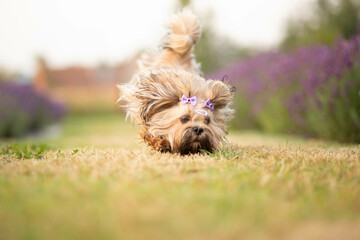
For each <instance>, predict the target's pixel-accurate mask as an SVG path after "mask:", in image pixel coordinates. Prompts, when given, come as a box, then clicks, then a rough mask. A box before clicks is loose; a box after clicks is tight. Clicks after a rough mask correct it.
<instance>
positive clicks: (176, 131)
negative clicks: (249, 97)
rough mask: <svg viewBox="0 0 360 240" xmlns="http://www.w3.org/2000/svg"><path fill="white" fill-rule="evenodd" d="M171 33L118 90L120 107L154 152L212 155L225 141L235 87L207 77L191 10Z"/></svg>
mask: <svg viewBox="0 0 360 240" xmlns="http://www.w3.org/2000/svg"><path fill="white" fill-rule="evenodd" d="M168 30H169V31H168V34H167V35H166V36H165V37H164V38H163V40H162V43H161V45H160V47H159V49H157V50H153V51H149V52H145V53H144V54H142V55H141V57H140V59H139V60H138V62H137V64H138V68H139V71H138V72H137V73H136V74H135V75H134V76H133V77H132V79H131V80H130V82H128V83H126V84H122V85H117V88H118V89H119V91H120V97H119V99H118V101H117V102H118V103H119V105H120V107H121V108H122V109H123V110H125V111H126V118H128V117H130V118H131V120H132V121H133V122H134V123H135V124H136V125H138V126H139V133H140V136H141V139H143V140H144V142H146V143H147V144H148V145H149V146H151V147H152V148H154V149H155V150H157V151H160V152H171V153H179V154H181V155H187V154H195V153H200V152H210V153H213V152H214V151H216V150H220V148H221V144H222V143H223V142H225V141H226V135H227V126H226V122H228V121H229V120H231V118H232V117H233V113H234V111H233V109H231V107H230V105H231V103H232V100H233V95H234V88H233V87H231V86H230V85H229V84H227V83H225V82H223V81H219V80H205V79H204V78H203V76H202V73H201V71H200V64H198V63H197V62H196V61H195V56H194V45H195V44H196V43H197V42H198V41H199V39H200V36H201V26H200V22H199V20H198V18H197V17H196V16H195V15H194V13H193V12H192V11H191V10H189V9H185V10H183V11H181V12H180V13H178V14H176V15H174V16H173V18H172V19H171V21H170V22H169V24H168Z"/></svg>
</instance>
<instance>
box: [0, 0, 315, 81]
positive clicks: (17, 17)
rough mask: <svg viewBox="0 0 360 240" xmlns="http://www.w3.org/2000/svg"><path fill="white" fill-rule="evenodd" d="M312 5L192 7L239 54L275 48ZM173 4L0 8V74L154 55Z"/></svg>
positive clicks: (231, 1)
mask: <svg viewBox="0 0 360 240" xmlns="http://www.w3.org/2000/svg"><path fill="white" fill-rule="evenodd" d="M311 1H313V0H237V1H236V0H217V1H216V0H193V2H194V9H195V12H197V13H199V14H200V15H201V14H205V13H206V12H207V11H208V10H209V9H212V11H213V13H214V14H215V16H214V18H213V19H212V23H213V24H214V27H215V29H216V31H217V32H218V33H219V35H224V36H227V37H229V38H231V39H232V40H233V41H235V42H236V43H238V44H241V45H242V46H250V47H251V46H256V47H261V48H271V47H275V46H276V45H277V43H278V42H279V41H280V40H281V38H282V36H283V35H282V34H283V30H284V26H285V20H286V19H288V18H289V17H290V16H292V15H299V14H303V13H302V12H303V11H304V9H306V8H305V7H306V6H307V5H308V3H309V2H311ZM175 2H176V1H175V0H126V1H124V0H0V68H5V69H8V70H10V71H18V72H23V73H25V74H33V73H34V72H35V70H36V61H35V57H36V56H37V55H42V56H44V57H45V58H46V59H47V60H48V62H49V64H50V65H51V66H54V67H63V66H68V65H73V64H81V65H96V64H98V63H99V62H107V63H110V64H113V63H118V62H120V61H122V60H124V59H126V58H128V57H130V56H131V55H133V54H134V53H136V52H138V51H139V50H140V49H144V48H153V47H156V46H157V45H158V43H159V40H160V39H161V37H162V34H164V33H165V30H164V24H165V22H166V21H167V20H168V19H169V17H170V16H171V15H172V13H173V11H174V9H175Z"/></svg>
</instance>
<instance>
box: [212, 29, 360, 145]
mask: <svg viewBox="0 0 360 240" xmlns="http://www.w3.org/2000/svg"><path fill="white" fill-rule="evenodd" d="M224 75H227V76H228V79H229V82H230V83H231V84H232V85H234V86H235V87H237V92H238V95H240V96H241V97H236V98H235V99H236V101H235V108H236V111H237V112H238V113H240V115H239V114H238V115H237V117H236V118H235V120H234V121H235V122H234V124H233V125H235V126H238V127H240V128H260V129H262V130H265V131H270V132H280V133H297V134H302V135H305V136H312V137H321V138H326V139H334V140H339V141H351V142H360V96H359V94H360V93H359V91H360V36H355V37H353V38H352V39H350V40H349V41H346V40H344V39H339V40H338V41H337V43H336V44H335V45H334V46H322V45H317V46H311V47H303V48H299V49H297V50H295V51H293V52H290V53H280V52H269V53H263V54H260V55H257V56H255V57H252V58H250V59H245V60H240V61H238V62H237V63H235V64H234V65H232V66H230V67H228V68H225V69H223V70H221V71H218V72H216V73H214V74H212V75H210V77H211V78H217V79H221V78H222V77H223V76H224ZM239 99H240V100H239ZM238 101H242V103H238ZM249 123H250V124H249Z"/></svg>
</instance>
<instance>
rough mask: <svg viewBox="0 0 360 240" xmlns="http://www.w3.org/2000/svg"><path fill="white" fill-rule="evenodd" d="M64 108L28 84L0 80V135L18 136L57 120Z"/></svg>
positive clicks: (63, 112) (62, 113)
mask: <svg viewBox="0 0 360 240" xmlns="http://www.w3.org/2000/svg"><path fill="white" fill-rule="evenodd" d="M64 114H65V108H64V107H63V106H62V105H61V104H58V103H55V102H53V101H51V100H50V99H49V98H47V97H46V96H45V95H42V94H40V93H38V92H37V91H35V90H34V89H33V88H31V87H30V86H26V85H19V84H16V83H11V82H0V119H1V120H0V137H18V136H21V135H23V134H25V133H27V132H29V131H33V130H36V129H40V128H42V127H44V126H45V125H47V124H50V123H52V122H54V121H57V120H59V119H60V118H61V117H62V116H63V115H64Z"/></svg>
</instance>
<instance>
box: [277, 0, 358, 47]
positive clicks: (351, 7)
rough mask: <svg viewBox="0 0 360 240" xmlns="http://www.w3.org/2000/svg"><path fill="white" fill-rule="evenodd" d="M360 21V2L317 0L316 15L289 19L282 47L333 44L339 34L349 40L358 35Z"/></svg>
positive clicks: (314, 7)
mask: <svg viewBox="0 0 360 240" xmlns="http://www.w3.org/2000/svg"><path fill="white" fill-rule="evenodd" d="M310 11H311V10H310ZM359 23H360V3H359V2H357V1H354V0H336V1H330V0H317V1H316V3H315V4H314V5H313V14H312V17H310V18H306V19H302V20H298V19H290V20H289V22H288V25H287V32H286V37H285V38H284V40H283V42H282V47H283V48H285V49H290V48H294V47H297V46H302V45H310V44H313V43H323V44H332V43H334V41H335V40H336V39H337V38H338V37H339V36H343V37H345V38H346V39H349V38H350V37H351V36H353V35H355V34H356V32H357V27H358V26H359Z"/></svg>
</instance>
